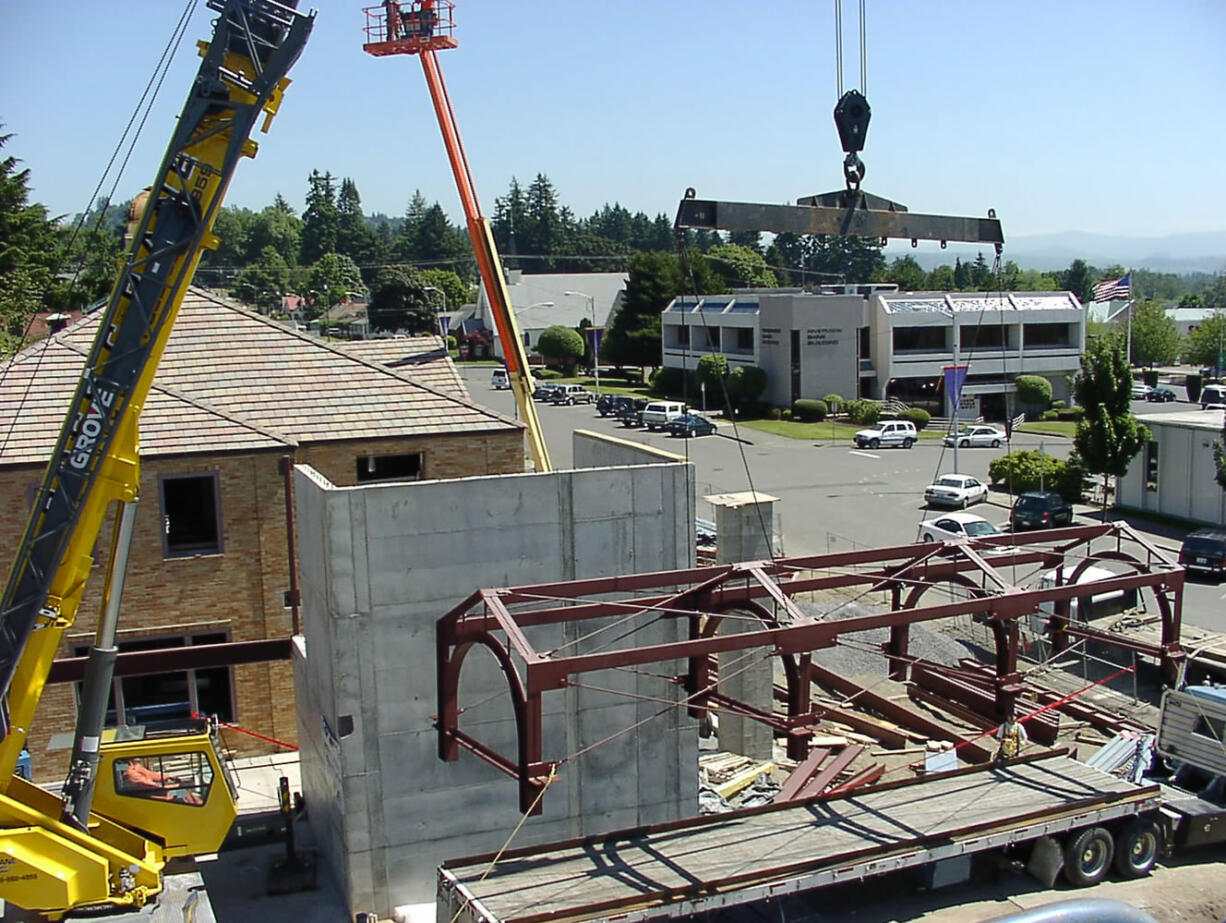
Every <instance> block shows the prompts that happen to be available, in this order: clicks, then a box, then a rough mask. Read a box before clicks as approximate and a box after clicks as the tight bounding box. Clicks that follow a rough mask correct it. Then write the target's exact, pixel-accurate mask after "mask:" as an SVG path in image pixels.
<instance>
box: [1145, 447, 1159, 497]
mask: <svg viewBox="0 0 1226 923" xmlns="http://www.w3.org/2000/svg"><path fill="white" fill-rule="evenodd" d="M1145 489H1146V490H1157V489H1158V443H1156V442H1147V443H1146V444H1145Z"/></svg>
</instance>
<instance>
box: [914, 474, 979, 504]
mask: <svg viewBox="0 0 1226 923" xmlns="http://www.w3.org/2000/svg"><path fill="white" fill-rule="evenodd" d="M986 499H988V487H987V485H986V484H981V483H980V482H979V481H978V480H977V479H976V478H973V477H971V476H970V475H969V474H943V475H941V476H940V477H939V478H937V479H936V481H935V482H934V483H932V484H929V485H928V486H927V487H925V488H924V500H925V502H927V504H928V505H929V506H960V507H962V509H966V508H967V507H968V506H970V505H971V504H972V503H979V502H981V501H983V500H986Z"/></svg>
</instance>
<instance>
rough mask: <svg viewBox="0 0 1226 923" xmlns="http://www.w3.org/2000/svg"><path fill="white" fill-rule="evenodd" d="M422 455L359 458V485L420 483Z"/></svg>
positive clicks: (364, 456) (418, 453)
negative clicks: (393, 482) (398, 482)
mask: <svg viewBox="0 0 1226 923" xmlns="http://www.w3.org/2000/svg"><path fill="white" fill-rule="evenodd" d="M421 461H422V459H421V453H420V452H410V453H409V454H407V455H360V456H358V483H359V484H365V483H368V482H370V481H420V480H421V468H422V465H421Z"/></svg>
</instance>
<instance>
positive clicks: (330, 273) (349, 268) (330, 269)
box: [307, 253, 366, 308]
mask: <svg viewBox="0 0 1226 923" xmlns="http://www.w3.org/2000/svg"><path fill="white" fill-rule="evenodd" d="M307 285H308V286H309V287H310V289H311V290H312V291H313V292H314V295H315V298H314V300H315V304H316V305H317V306H318V305H322V306H325V307H328V308H332V307H335V306H336V305H338V304H340V303H341V302H342V301H345V300H346V299H348V298H350V297H352V295H351V294H350V293H356V294H358V295H365V294H366V285H365V283H363V282H362V273H361V272H360V271H359V270H358V267H357V264H356V263H354V262H353V260H351V259H350V258H349V257H347V256H345V255H344V254H343V253H325V254H324V255H323V256H321V257H320V258H319V260H318V261H317V262H316V263H315V265H314V266H312V267H311V272H310V275H309V276H308V277H307Z"/></svg>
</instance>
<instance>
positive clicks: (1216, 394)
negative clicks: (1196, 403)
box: [1200, 385, 1226, 410]
mask: <svg viewBox="0 0 1226 923" xmlns="http://www.w3.org/2000/svg"><path fill="white" fill-rule="evenodd" d="M1223 406H1226V385H1205V387H1204V388H1203V389H1202V390H1201V392H1200V409H1201V410H1208V409H1209V408H1210V407H1212V408H1213V409H1214V410H1218V409H1220V408H1222V407H1223Z"/></svg>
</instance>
